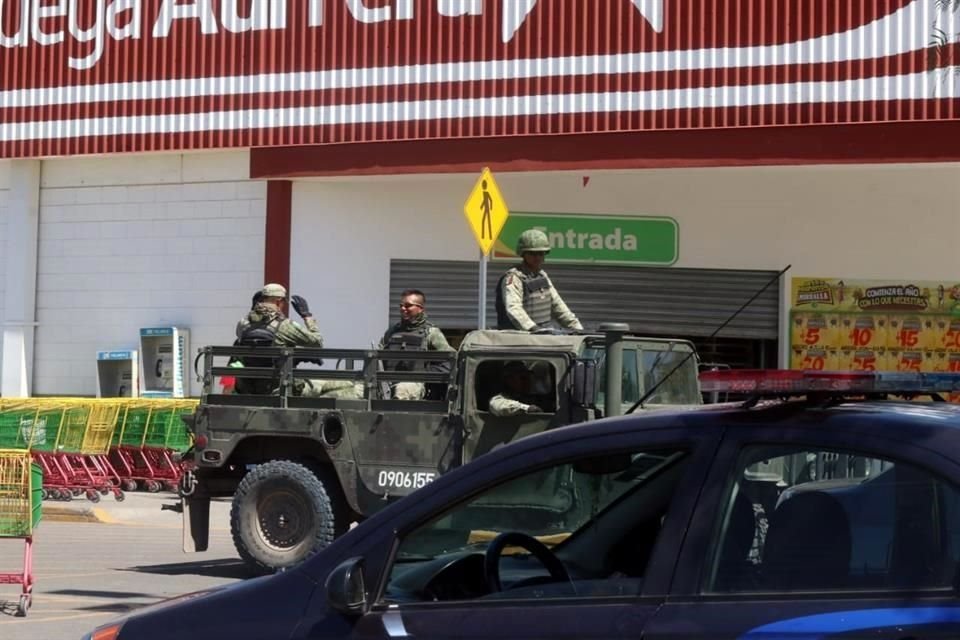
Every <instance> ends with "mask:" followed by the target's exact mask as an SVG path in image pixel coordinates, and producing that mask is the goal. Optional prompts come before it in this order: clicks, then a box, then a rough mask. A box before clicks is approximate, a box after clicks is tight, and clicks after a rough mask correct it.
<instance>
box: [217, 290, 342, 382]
mask: <svg viewBox="0 0 960 640" xmlns="http://www.w3.org/2000/svg"><path fill="white" fill-rule="evenodd" d="M286 303H287V289H286V287H284V286H283V285H280V284H275V283H271V284H267V285H265V286H264V287H263V289H261V290H260V296H259V301H257V300H256V298H255V299H254V305H253V309H251V310H250V312H249V313H248V314H247V315H246V316H245V317H244V318H243V319H242V320H240V322H238V323H237V341H236V343H235V344H237V345H240V346H246V347H318V348H319V347H322V346H323V336H322V335H321V334H320V329H319V327H318V326H317V321H316V320H315V319H314V318H313V315H312V314H311V313H310V307H309V305H308V304H307V301H306V300H304V299H303V298H302V297H300V296H293V297H292V298H291V299H290V304H291V305H292V306H293V308H294V309H295V310H296V311H297V313H298V314H299V315H300V317H301V318H303V325H301V324H300V323H298V322H295V321H294V320H291V319H289V318H288V317H287V316H286V315H285V314H284V306H285V305H286ZM240 364H242V365H243V366H246V367H272V366H274V364H275V363H274V362H273V359H272V358H243V359H242V362H241V363H240ZM276 386H277V385H276V382H275V381H274V380H254V379H250V378H244V377H243V376H242V374H241V373H240V372H239V371H238V376H237V382H236V392H237V393H244V394H269V393H272V392H273V391H274V389H276Z"/></svg>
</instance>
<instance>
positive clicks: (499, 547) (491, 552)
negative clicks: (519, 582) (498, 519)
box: [483, 531, 570, 593]
mask: <svg viewBox="0 0 960 640" xmlns="http://www.w3.org/2000/svg"><path fill="white" fill-rule="evenodd" d="M508 546H515V547H521V548H523V549H526V550H527V551H529V552H530V553H531V554H532V555H533V556H534V557H535V558H536V559H537V560H539V561H540V564H542V565H543V567H544V569H546V570H547V571H549V572H550V577H551V578H553V579H554V580H556V581H557V582H570V574H569V573H567V568H566V567H564V566H563V563H562V562H560V558H558V557H557V556H556V555H555V554H554V553H553V552H552V551H550V549H548V548H547V546H546V545H545V544H543V543H542V542H540V541H539V540H537V539H536V538H534V537H533V536H528V535H527V534H525V533H520V532H519V531H504V532H503V533H501V534H500V535H498V536H497V537H496V538H494V539H493V541H492V542H491V543H490V546H488V547H487V551H486V553H485V554H484V557H483V572H484V574H485V575H486V579H487V588H488V589H490V593H498V592H500V591H502V590H503V585H501V584H500V556H501V555H502V554H503V550H504V549H505V548H506V547H508Z"/></svg>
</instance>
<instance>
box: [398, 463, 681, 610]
mask: <svg viewBox="0 0 960 640" xmlns="http://www.w3.org/2000/svg"><path fill="white" fill-rule="evenodd" d="M686 463H687V456H686V452H685V451H684V450H682V449H666V450H651V451H633V452H625V453H619V454H610V455H605V456H603V457H598V458H587V459H580V460H575V461H571V462H565V463H563V464H557V465H554V466H550V467H547V468H541V469H538V470H533V471H530V472H529V473H526V474H524V475H522V476H519V477H515V478H513V479H510V480H508V481H505V482H503V483H501V484H498V485H496V486H494V487H491V488H489V489H486V490H485V491H483V492H481V493H479V494H478V495H475V496H473V497H472V498H470V499H469V500H467V501H465V502H463V503H460V504H458V505H457V506H455V507H453V508H450V509H448V510H447V511H445V512H443V513H441V514H438V515H437V516H436V517H434V518H432V519H431V520H430V521H429V522H427V523H426V524H423V525H421V526H420V527H418V528H416V529H414V530H412V531H410V532H409V533H407V534H405V535H403V536H402V537H401V539H400V540H399V545H398V548H397V553H396V554H395V558H394V563H393V567H392V569H391V571H390V574H389V575H390V577H389V582H388V584H387V586H386V590H385V594H384V601H385V602H386V603H403V602H408V603H420V602H433V601H449V600H473V599H478V600H479V599H517V598H538V599H539V598H563V597H574V596H576V597H584V596H591V595H594V596H607V597H609V596H618V595H624V596H627V595H629V596H636V595H637V594H639V593H640V591H641V588H642V580H643V575H644V571H645V569H646V566H647V562H648V560H649V558H650V556H651V553H652V551H653V547H654V544H655V542H656V539H657V535H658V533H659V531H660V528H661V526H662V524H663V521H664V518H665V517H666V514H667V510H668V507H669V505H670V503H671V500H672V499H673V496H674V494H675V490H676V487H677V484H678V483H679V481H680V478H681V477H682V474H683V470H684V468H685V467H686ZM506 534H509V535H506ZM495 541H496V542H495ZM500 541H507V542H508V543H507V544H505V546H504V547H503V548H502V549H500V550H499V551H497V549H496V546H495V545H496V544H498V543H499V542H500ZM541 546H542V548H539V547H541ZM538 548H539V549H538ZM491 560H492V561H493V562H494V571H493V573H495V574H496V575H494V576H491V575H490V574H491V571H490V570H489V566H488V563H489V561H491ZM551 565H552V566H551Z"/></svg>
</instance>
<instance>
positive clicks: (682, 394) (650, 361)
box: [642, 344, 700, 404]
mask: <svg viewBox="0 0 960 640" xmlns="http://www.w3.org/2000/svg"><path fill="white" fill-rule="evenodd" d="M681 363H682V364H681ZM642 365H643V389H644V393H646V391H647V389H653V388H654V387H655V386H656V385H657V384H659V383H660V382H661V380H662V381H663V383H662V384H660V386H659V387H657V390H656V391H655V392H654V393H653V395H652V396H650V397H649V398H647V400H646V404H699V403H700V387H699V385H698V383H697V359H696V357H694V356H691V355H690V348H689V347H686V346H684V347H678V346H676V345H673V344H671V345H664V346H663V348H662V349H659V350H652V349H644V351H643V361H642ZM677 367H679V369H677ZM674 369H677V370H676V371H673V370H674ZM671 371H673V374H672V375H670V372H671ZM667 375H670V377H669V378H667V377H666V376H667Z"/></svg>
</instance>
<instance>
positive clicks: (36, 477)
mask: <svg viewBox="0 0 960 640" xmlns="http://www.w3.org/2000/svg"><path fill="white" fill-rule="evenodd" d="M42 486H43V475H42V471H41V468H40V465H38V464H36V463H34V462H33V460H32V456H31V455H30V452H29V451H27V450H24V449H0V539H6V540H4V542H6V541H7V540H11V539H12V540H16V539H20V540H23V542H24V552H23V569H22V570H21V571H18V572H14V573H0V584H4V585H6V584H15V585H19V586H20V589H21V591H20V600H19V603H18V605H17V615H20V616H25V615H27V609H29V608H30V604H31V600H32V597H33V596H32V591H33V530H34V529H35V528H36V526H37V524H38V523H39V522H40V514H41V505H42V500H43V497H42V491H43V489H42ZM3 557H9V555H8V554H6V553H5V554H3Z"/></svg>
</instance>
